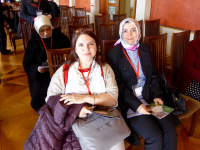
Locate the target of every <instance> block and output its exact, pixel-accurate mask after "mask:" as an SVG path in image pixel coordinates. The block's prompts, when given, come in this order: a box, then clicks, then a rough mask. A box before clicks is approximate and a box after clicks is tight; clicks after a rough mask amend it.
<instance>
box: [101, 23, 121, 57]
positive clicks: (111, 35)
mask: <svg viewBox="0 0 200 150" xmlns="http://www.w3.org/2000/svg"><path fill="white" fill-rule="evenodd" d="M118 39H119V24H118V22H114V23H100V24H99V44H100V54H101V57H102V58H103V40H118Z"/></svg>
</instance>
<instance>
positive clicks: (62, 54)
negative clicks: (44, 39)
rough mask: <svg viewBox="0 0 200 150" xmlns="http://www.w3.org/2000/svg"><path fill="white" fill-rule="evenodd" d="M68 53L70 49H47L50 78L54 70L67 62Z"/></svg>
mask: <svg viewBox="0 0 200 150" xmlns="http://www.w3.org/2000/svg"><path fill="white" fill-rule="evenodd" d="M70 53H71V48H63V49H47V59H48V64H49V73H50V78H51V77H52V76H53V74H54V73H55V72H56V70H57V69H58V68H59V67H60V66H61V65H63V64H64V63H65V62H66V61H67V60H68V58H69V54H70Z"/></svg>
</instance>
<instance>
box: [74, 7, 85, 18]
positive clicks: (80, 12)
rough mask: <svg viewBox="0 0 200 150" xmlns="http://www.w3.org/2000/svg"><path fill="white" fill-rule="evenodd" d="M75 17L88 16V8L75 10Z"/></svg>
mask: <svg viewBox="0 0 200 150" xmlns="http://www.w3.org/2000/svg"><path fill="white" fill-rule="evenodd" d="M75 16H86V7H84V8H75Z"/></svg>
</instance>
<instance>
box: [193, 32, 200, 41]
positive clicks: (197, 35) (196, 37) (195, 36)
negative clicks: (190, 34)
mask: <svg viewBox="0 0 200 150" xmlns="http://www.w3.org/2000/svg"><path fill="white" fill-rule="evenodd" d="M197 39H200V30H195V31H194V40H197Z"/></svg>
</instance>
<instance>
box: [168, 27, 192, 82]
mask: <svg viewBox="0 0 200 150" xmlns="http://www.w3.org/2000/svg"><path fill="white" fill-rule="evenodd" d="M189 40H190V30H187V31H183V32H180V33H172V41H171V51H170V57H171V58H170V59H171V63H170V80H171V82H172V83H174V82H175V81H176V75H177V73H178V69H179V68H180V66H181V64H182V58H183V53H184V51H185V49H186V46H187V45H188V43H189Z"/></svg>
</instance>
